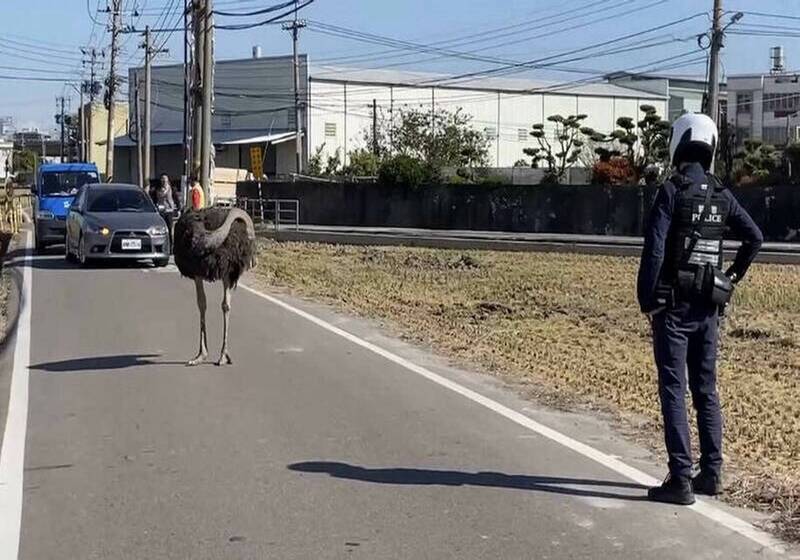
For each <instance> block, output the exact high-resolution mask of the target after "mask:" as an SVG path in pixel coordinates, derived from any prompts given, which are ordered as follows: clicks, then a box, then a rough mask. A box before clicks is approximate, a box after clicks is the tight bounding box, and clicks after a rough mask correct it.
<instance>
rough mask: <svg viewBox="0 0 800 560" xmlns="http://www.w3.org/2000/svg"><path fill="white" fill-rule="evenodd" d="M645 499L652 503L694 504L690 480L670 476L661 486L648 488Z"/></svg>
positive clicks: (685, 477) (684, 477)
mask: <svg viewBox="0 0 800 560" xmlns="http://www.w3.org/2000/svg"><path fill="white" fill-rule="evenodd" d="M647 497H648V498H649V499H650V501H653V502H663V503H666V504H677V505H679V506H690V505H692V504H693V503H694V492H693V491H692V480H691V479H690V478H689V477H688V476H673V475H671V474H670V475H668V476H667V478H666V479H665V480H664V483H663V484H662V485H661V486H655V487H653V488H650V489H649V490H648V491H647Z"/></svg>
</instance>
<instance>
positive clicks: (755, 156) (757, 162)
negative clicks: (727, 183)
mask: <svg viewBox="0 0 800 560" xmlns="http://www.w3.org/2000/svg"><path fill="white" fill-rule="evenodd" d="M736 160H737V161H739V165H740V166H741V167H740V170H739V173H738V182H739V183H740V184H745V185H747V184H758V183H762V182H764V181H766V180H768V179H769V178H770V177H771V176H772V175H773V174H774V173H775V171H776V168H777V167H778V162H779V160H780V154H778V151H777V150H776V149H775V147H774V146H770V145H769V144H764V143H763V142H761V141H760V140H747V141H745V143H744V150H742V151H741V152H739V153H738V154H737V155H736Z"/></svg>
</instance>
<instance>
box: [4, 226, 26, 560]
mask: <svg viewBox="0 0 800 560" xmlns="http://www.w3.org/2000/svg"><path fill="white" fill-rule="evenodd" d="M30 240H31V232H26V233H25V245H24V247H25V255H26V257H25V261H29V260H30ZM22 266H23V268H22V294H21V297H20V309H19V321H18V323H17V333H16V345H15V347H14V366H13V369H12V372H11V390H10V391H9V397H8V414H7V416H6V428H5V432H4V433H3V445H2V449H0V558H2V559H3V560H15V559H16V558H17V556H18V554H19V539H20V529H21V524H22V476H23V469H24V464H25V432H26V430H27V426H28V376H29V372H28V366H29V364H30V356H31V267H30V266H29V262H23V263H22Z"/></svg>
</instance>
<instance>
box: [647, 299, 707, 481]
mask: <svg viewBox="0 0 800 560" xmlns="http://www.w3.org/2000/svg"><path fill="white" fill-rule="evenodd" d="M718 327H719V320H718V313H717V309H716V308H714V307H709V306H708V305H703V304H698V303H689V302H682V303H679V304H678V305H676V307H675V308H673V309H671V310H669V311H665V312H663V313H660V314H659V315H657V316H656V317H655V318H654V319H653V346H654V350H655V359H656V367H657V368H658V394H659V397H660V398H661V413H662V415H663V417H664V440H665V442H666V445H667V453H668V455H669V471H670V473H671V474H672V475H674V476H690V473H691V468H692V447H691V437H690V432H689V422H688V416H687V412H686V380H687V371H688V381H689V390H690V391H691V394H692V403H693V404H694V408H695V411H696V412H697V427H698V432H699V435H700V467H701V468H702V469H703V470H704V471H708V472H712V473H715V474H717V475H719V474H720V472H721V469H722V411H721V410H720V404H719V394H718V393H717V372H716V362H717V337H718Z"/></svg>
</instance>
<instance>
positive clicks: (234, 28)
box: [214, 0, 315, 31]
mask: <svg viewBox="0 0 800 560" xmlns="http://www.w3.org/2000/svg"><path fill="white" fill-rule="evenodd" d="M314 1H315V0H305V2H303V3H301V4H298V5H297V6H296V7H294V8H292V9H291V10H288V11H286V12H283V13H281V14H278V15H277V16H274V17H271V18H268V19H265V20H264V21H259V22H257V23H242V24H238V25H215V26H214V28H215V29H223V30H226V31H243V30H245V29H253V28H255V27H262V26H264V25H270V24H275V23H285V22H281V21H280V20H282V19H283V18H285V17H286V16H289V15H291V14H293V13H295V12H296V11H297V10H302V9H303V8H305V7H307V6H310V5H311V4H313V3H314ZM293 3H294V2H293Z"/></svg>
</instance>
